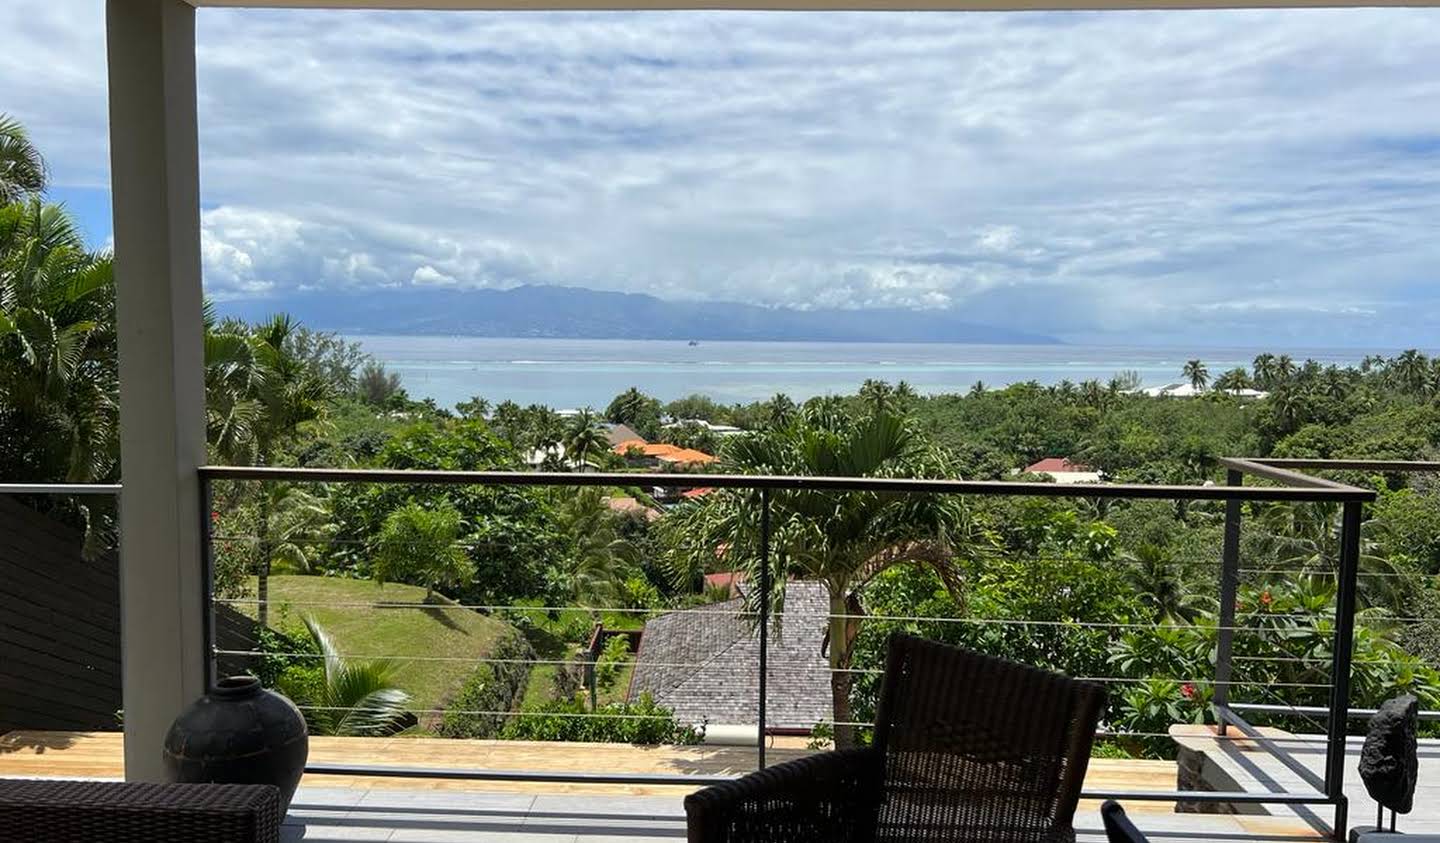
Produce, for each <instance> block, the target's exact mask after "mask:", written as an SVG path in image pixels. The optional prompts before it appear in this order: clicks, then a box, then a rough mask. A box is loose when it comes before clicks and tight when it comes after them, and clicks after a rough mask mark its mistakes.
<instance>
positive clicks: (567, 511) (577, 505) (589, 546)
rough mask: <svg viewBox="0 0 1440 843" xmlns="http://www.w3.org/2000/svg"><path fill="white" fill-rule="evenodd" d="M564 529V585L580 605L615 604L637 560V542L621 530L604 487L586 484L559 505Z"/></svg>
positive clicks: (560, 518) (561, 525)
mask: <svg viewBox="0 0 1440 843" xmlns="http://www.w3.org/2000/svg"><path fill="white" fill-rule="evenodd" d="M559 522H560V527H561V529H562V530H563V531H564V532H565V534H566V535H568V536H569V538H570V545H571V553H570V554H569V557H568V559H567V562H568V565H569V567H568V568H567V569H566V570H565V571H564V572H563V573H562V576H563V583H562V585H563V587H564V588H565V590H566V591H567V592H568V593H569V594H570V596H571V597H573V598H574V599H575V600H576V601H577V602H579V603H580V604H581V605H587V606H607V605H614V602H615V601H616V600H617V599H618V598H619V597H620V595H621V594H622V593H623V591H624V588H625V581H626V579H627V578H628V576H629V574H630V572H631V569H632V567H633V563H634V561H635V556H636V551H635V546H634V545H633V544H631V543H630V541H629V540H628V539H626V538H625V537H624V536H623V535H622V534H621V532H620V524H619V520H618V518H617V517H616V515H615V513H614V512H613V511H612V510H611V509H610V506H609V504H608V503H606V494H605V492H604V490H602V489H600V488H598V487H595V486H587V487H585V488H582V489H578V490H576V492H575V493H574V494H573V495H570V496H568V498H567V500H566V501H565V503H564V504H563V505H562V506H561V507H560V511H559Z"/></svg>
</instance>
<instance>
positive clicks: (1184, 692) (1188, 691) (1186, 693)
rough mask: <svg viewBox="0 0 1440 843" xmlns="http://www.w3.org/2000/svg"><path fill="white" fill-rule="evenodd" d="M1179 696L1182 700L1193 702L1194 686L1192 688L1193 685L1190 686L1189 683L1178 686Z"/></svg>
mask: <svg viewBox="0 0 1440 843" xmlns="http://www.w3.org/2000/svg"><path fill="white" fill-rule="evenodd" d="M1180 696H1182V697H1184V698H1185V699H1187V700H1193V699H1195V686H1194V685H1191V684H1190V683H1189V682H1186V683H1185V684H1184V685H1181V686H1180Z"/></svg>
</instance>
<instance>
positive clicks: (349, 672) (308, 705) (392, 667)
mask: <svg viewBox="0 0 1440 843" xmlns="http://www.w3.org/2000/svg"><path fill="white" fill-rule="evenodd" d="M305 629H306V630H307V631H308V632H309V633H310V638H311V639H312V640H313V641H314V642H315V646H316V647H317V648H319V650H320V654H321V655H322V656H323V657H324V662H325V675H324V681H323V682H321V683H319V685H318V686H317V687H314V688H311V689H304V690H302V691H296V692H295V693H299V694H300V697H301V698H300V700H299V702H300V704H301V706H300V707H301V710H302V711H304V713H305V722H306V725H307V726H309V728H310V732H311V734H316V735H343V736H347V737H353V736H361V735H389V734H393V733H394V732H396V731H399V729H401V728H402V727H403V726H404V723H405V719H406V711H405V706H406V704H408V703H409V702H410V695H409V694H407V693H405V692H404V691H402V690H400V688H398V687H396V686H395V681H394V680H395V673H396V671H397V670H399V665H398V664H397V663H396V662H393V661H391V660H389V659H370V660H366V661H357V660H354V659H346V658H344V657H343V656H341V655H340V653H339V651H338V650H337V649H336V648H335V642H334V641H332V640H331V639H330V635H329V634H328V633H327V632H326V631H325V629H324V627H322V626H320V624H319V623H317V622H316V620H315V619H314V618H313V617H306V618H305ZM287 690H290V689H287Z"/></svg>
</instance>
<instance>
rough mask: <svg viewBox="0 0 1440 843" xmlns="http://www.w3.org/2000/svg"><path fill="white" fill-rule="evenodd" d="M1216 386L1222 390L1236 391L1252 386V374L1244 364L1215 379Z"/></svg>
mask: <svg viewBox="0 0 1440 843" xmlns="http://www.w3.org/2000/svg"><path fill="white" fill-rule="evenodd" d="M1215 388H1216V389H1217V390H1220V391H1221V392H1230V393H1236V392H1239V391H1240V390H1242V389H1249V388H1250V374H1249V373H1248V372H1246V371H1245V368H1244V367H1243V366H1236V367H1235V368H1233V369H1231V370H1229V371H1228V372H1224V373H1222V374H1221V375H1220V376H1219V377H1217V378H1216V379H1215Z"/></svg>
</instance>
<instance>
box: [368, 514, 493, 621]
mask: <svg viewBox="0 0 1440 843" xmlns="http://www.w3.org/2000/svg"><path fill="white" fill-rule="evenodd" d="M463 527H464V523H463V521H462V520H461V517H460V512H459V511H458V510H457V509H455V507H453V506H451V505H449V504H445V505H443V506H441V507H439V508H436V509H426V508H425V507H423V506H421V505H420V504H418V503H413V502H412V503H407V504H405V505H404V506H401V507H398V508H397V509H395V510H394V511H393V512H391V513H390V514H389V515H388V516H386V517H385V524H384V526H382V527H381V528H380V536H379V538H378V539H377V541H376V545H375V565H374V575H375V579H377V580H379V581H380V582H382V583H383V582H385V581H386V580H400V581H405V582H412V583H416V584H418V585H423V586H425V599H426V600H427V601H428V600H429V599H430V598H431V597H432V596H433V595H434V593H435V589H437V588H446V587H453V586H458V585H462V584H464V583H466V582H469V581H470V580H471V579H472V578H474V576H475V563H474V562H472V561H471V560H470V557H469V555H467V554H466V553H465V549H464V548H462V547H461V546H460V545H459V541H460V531H461V529H462V528H463Z"/></svg>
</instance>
